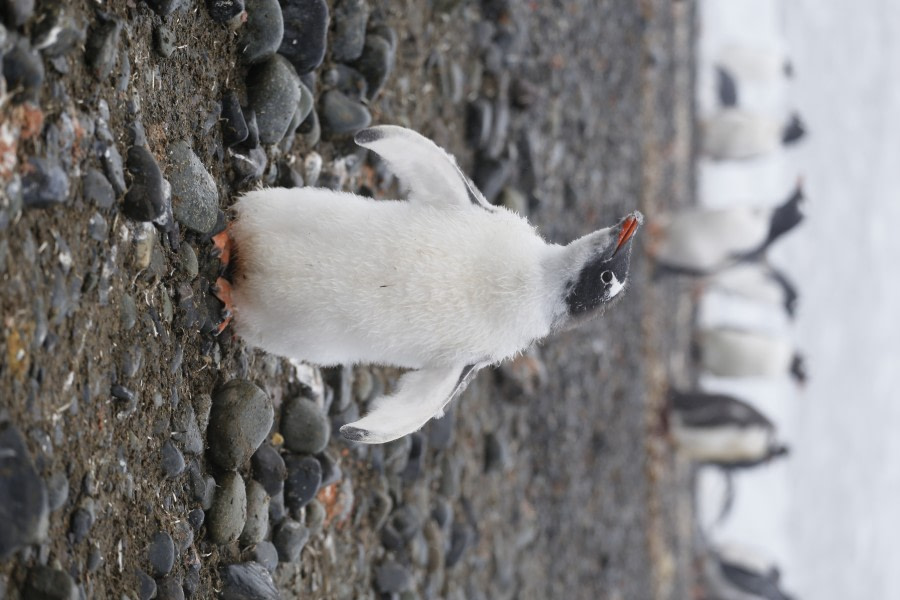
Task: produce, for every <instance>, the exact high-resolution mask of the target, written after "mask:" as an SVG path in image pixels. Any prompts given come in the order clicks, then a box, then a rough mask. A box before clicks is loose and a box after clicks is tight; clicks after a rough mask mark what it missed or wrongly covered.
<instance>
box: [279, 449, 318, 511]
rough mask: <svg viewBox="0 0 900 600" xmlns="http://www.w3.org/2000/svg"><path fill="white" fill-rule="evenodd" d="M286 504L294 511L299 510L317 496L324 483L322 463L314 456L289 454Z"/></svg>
mask: <svg viewBox="0 0 900 600" xmlns="http://www.w3.org/2000/svg"><path fill="white" fill-rule="evenodd" d="M285 465H286V466H287V479H286V480H285V482H284V504H285V506H286V507H287V508H288V510H290V511H291V512H292V514H298V513H299V511H300V510H301V509H302V508H303V507H304V506H306V505H307V504H309V502H310V500H312V499H313V498H315V496H316V493H317V492H318V491H319V486H321V484H322V465H321V464H319V461H318V460H316V459H315V457H312V456H304V457H299V456H288V457H287V460H285Z"/></svg>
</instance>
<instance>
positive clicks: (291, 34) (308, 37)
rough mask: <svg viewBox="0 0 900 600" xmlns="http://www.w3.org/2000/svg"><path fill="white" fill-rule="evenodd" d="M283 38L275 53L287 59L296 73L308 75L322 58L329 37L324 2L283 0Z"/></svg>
mask: <svg viewBox="0 0 900 600" xmlns="http://www.w3.org/2000/svg"><path fill="white" fill-rule="evenodd" d="M281 12H282V16H283V18H284V37H283V39H282V41H281V47H279V48H278V53H279V54H282V55H283V56H285V57H287V59H288V60H289V61H291V63H292V64H293V65H294V68H295V69H297V73H299V74H300V75H304V74H306V73H309V72H310V71H312V70H313V69H315V68H316V67H318V66H319V65H320V64H322V60H323V59H324V58H325V47H326V43H327V35H328V4H327V2H326V0H282V1H281Z"/></svg>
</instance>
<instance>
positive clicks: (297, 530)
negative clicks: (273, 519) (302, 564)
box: [272, 519, 309, 563]
mask: <svg viewBox="0 0 900 600" xmlns="http://www.w3.org/2000/svg"><path fill="white" fill-rule="evenodd" d="M308 541H309V529H307V528H306V526H304V525H301V524H300V523H298V522H297V521H293V520H291V519H285V520H284V521H282V523H281V524H280V525H279V526H278V528H277V529H276V530H275V535H274V536H272V543H273V544H275V549H276V550H278V560H279V561H280V562H286V563H293V562H297V561H298V560H299V559H300V552H301V551H302V550H303V548H304V546H306V542H308Z"/></svg>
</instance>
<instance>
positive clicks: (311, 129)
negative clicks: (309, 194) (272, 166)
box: [297, 107, 322, 185]
mask: <svg viewBox="0 0 900 600" xmlns="http://www.w3.org/2000/svg"><path fill="white" fill-rule="evenodd" d="M297 133H299V134H300V135H301V136H303V143H304V144H306V147H307V148H312V147H314V146H315V145H316V144H318V143H319V140H320V139H321V137H322V127H321V126H320V125H319V115H318V113H317V112H316V108H315V107H313V109H312V110H311V111H310V112H309V116H307V117H306V120H305V121H303V122H302V123H300V127H298V128H297ZM307 185H309V183H308V182H307Z"/></svg>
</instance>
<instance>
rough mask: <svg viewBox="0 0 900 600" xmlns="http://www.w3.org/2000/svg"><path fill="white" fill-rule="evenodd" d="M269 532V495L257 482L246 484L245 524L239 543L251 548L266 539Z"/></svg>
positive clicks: (251, 481) (252, 481)
mask: <svg viewBox="0 0 900 600" xmlns="http://www.w3.org/2000/svg"><path fill="white" fill-rule="evenodd" d="M268 531H269V494H267V493H266V490H265V488H263V486H262V485H261V484H260V483H259V482H258V481H254V480H252V479H251V480H250V481H249V482H248V483H247V522H246V523H245V524H244V530H243V531H242V532H241V536H240V542H241V544H242V545H244V546H252V545H253V544H256V543H259V542H261V541H262V540H263V538H265V537H266V533H268Z"/></svg>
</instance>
